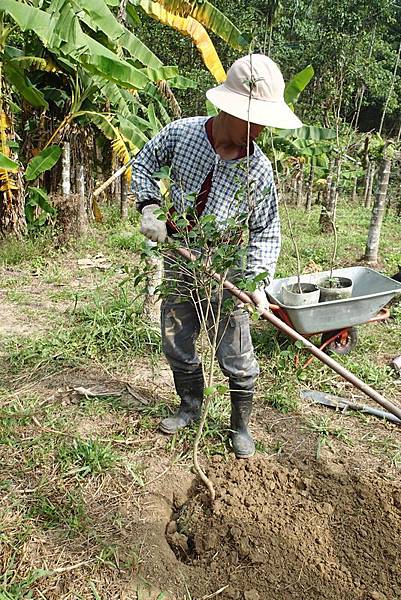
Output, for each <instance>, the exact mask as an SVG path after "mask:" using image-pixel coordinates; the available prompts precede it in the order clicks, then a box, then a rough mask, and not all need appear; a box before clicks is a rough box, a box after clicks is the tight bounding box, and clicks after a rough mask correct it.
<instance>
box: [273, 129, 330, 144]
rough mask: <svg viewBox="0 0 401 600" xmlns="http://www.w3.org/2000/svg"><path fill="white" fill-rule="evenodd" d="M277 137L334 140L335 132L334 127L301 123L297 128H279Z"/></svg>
mask: <svg viewBox="0 0 401 600" xmlns="http://www.w3.org/2000/svg"><path fill="white" fill-rule="evenodd" d="M279 137H283V138H287V137H295V138H297V139H299V140H314V141H316V142H320V141H323V140H334V139H335V138H336V132H335V131H334V129H327V128H326V127H315V126H314V125H303V126H302V127H299V128H298V129H280V133H279Z"/></svg>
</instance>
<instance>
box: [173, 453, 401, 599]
mask: <svg viewBox="0 0 401 600" xmlns="http://www.w3.org/2000/svg"><path fill="white" fill-rule="evenodd" d="M301 469H302V470H301ZM209 476H210V477H211V478H212V480H213V482H214V485H215V488H216V494H217V496H216V502H215V505H214V510H213V511H212V510H211V509H210V508H207V507H206V508H205V507H204V494H203V493H202V494H199V495H196V496H194V497H192V498H191V499H190V500H188V501H187V503H186V504H184V506H182V508H181V509H180V511H179V513H177V514H176V515H175V519H176V520H175V521H173V522H172V523H170V524H169V526H168V527H169V528H170V531H173V530H175V529H176V531H174V533H173V538H174V539H175V541H176V542H177V543H178V546H179V545H180V544H181V549H178V550H177V547H175V553H176V556H177V557H178V558H180V560H182V561H183V562H185V563H186V565H191V568H190V572H189V573H188V572H187V576H188V575H189V581H190V584H189V591H190V592H191V597H193V598H200V597H202V596H203V595H207V594H211V593H213V592H215V591H216V590H218V589H220V588H222V587H224V586H228V587H226V588H225V589H224V591H223V592H221V593H220V594H219V596H218V597H219V598H221V599H222V600H224V599H227V600H228V599H237V600H243V599H251V598H252V600H258V599H259V600H289V599H294V600H295V599H297V600H300V599H304V600H314V599H316V600H317V599H327V600H334V599H336V600H340V599H344V600H345V599H346V600H351V599H352V600H354V599H355V600H357V599H361V600H385V599H387V600H390V599H391V600H392V599H395V598H401V578H400V568H401V557H400V553H399V548H400V542H401V521H400V517H401V484H400V482H388V481H386V480H384V479H382V478H380V477H379V476H378V475H377V474H373V473H372V474H369V475H362V474H358V473H351V472H347V471H346V470H345V467H344V465H336V464H327V465H325V464H309V465H303V466H302V467H300V469H296V468H292V469H289V468H287V467H285V466H282V465H280V464H278V463H275V462H270V461H269V462H267V461H266V459H263V458H259V457H256V458H255V459H253V460H250V461H230V462H229V463H225V462H223V461H222V460H221V458H219V457H215V459H214V460H213V461H212V463H211V466H210V469H209ZM167 539H170V542H171V539H172V538H171V534H167Z"/></svg>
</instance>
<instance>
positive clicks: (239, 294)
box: [177, 248, 401, 419]
mask: <svg viewBox="0 0 401 600" xmlns="http://www.w3.org/2000/svg"><path fill="white" fill-rule="evenodd" d="M177 251H178V253H179V254H180V255H181V256H182V257H184V258H185V259H186V260H188V261H191V262H193V261H195V260H197V257H196V256H195V254H193V253H192V252H191V251H190V250H187V249H186V248H178V250H177ZM209 275H210V276H211V277H213V279H215V280H216V281H218V282H219V283H222V284H223V286H224V288H225V289H226V290H228V291H229V292H230V293H231V294H232V295H233V296H235V297H236V298H238V299H239V300H241V302H243V303H244V304H249V305H253V304H254V302H253V300H252V298H251V297H250V296H249V295H248V294H247V293H246V292H243V291H242V290H240V289H239V288H237V287H236V286H235V285H234V284H233V283H231V281H228V280H227V279H225V280H224V281H223V278H222V277H221V275H219V274H218V273H215V272H210V273H209ZM260 314H261V317H262V318H263V319H265V320H266V321H269V322H270V323H272V324H273V325H274V326H275V327H276V329H279V330H280V331H282V332H283V333H285V334H286V335H287V336H288V337H290V338H292V339H293V340H296V341H299V342H302V344H303V346H304V347H305V348H307V349H308V350H309V351H310V352H311V353H312V354H313V355H314V356H316V358H318V359H319V360H321V361H322V363H324V364H325V365H327V366H328V367H330V368H331V369H333V371H335V372H336V373H338V374H339V375H341V377H343V378H344V379H346V380H347V381H349V382H350V383H352V385H354V386H355V387H356V388H358V389H359V390H361V392H363V393H364V394H366V395H367V396H369V397H370V398H372V400H375V401H376V402H377V403H378V404H380V405H381V406H383V407H384V408H386V409H387V410H388V411H389V412H391V413H392V414H393V415H395V416H396V417H397V418H398V419H401V407H398V406H395V405H394V404H393V403H392V402H390V401H389V400H387V399H386V398H385V397H384V396H382V395H381V394H379V392H376V390H374V389H373V388H371V387H370V386H369V385H367V384H366V383H365V382H363V381H362V380H361V379H359V377H356V375H354V374H353V373H351V371H348V369H346V368H345V367H343V366H342V365H340V364H339V363H338V362H336V361H335V360H334V359H332V358H331V357H330V356H328V355H327V354H325V353H324V352H322V351H321V350H319V348H317V347H316V346H315V345H314V344H312V342H310V341H309V340H307V339H306V338H304V337H303V336H302V335H301V334H300V333H298V332H297V331H295V329H292V327H289V326H288V325H287V324H286V323H284V322H283V321H281V319H279V318H278V317H276V316H275V315H273V314H272V313H271V312H270V311H268V310H263V311H261V313H260Z"/></svg>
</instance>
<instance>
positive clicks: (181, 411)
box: [159, 371, 205, 434]
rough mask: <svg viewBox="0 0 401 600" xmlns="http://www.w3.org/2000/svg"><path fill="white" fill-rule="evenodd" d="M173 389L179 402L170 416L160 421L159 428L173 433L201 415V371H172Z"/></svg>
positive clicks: (164, 431)
mask: <svg viewBox="0 0 401 600" xmlns="http://www.w3.org/2000/svg"><path fill="white" fill-rule="evenodd" d="M173 376H174V383H175V389H176V390H177V394H178V395H179V397H180V398H181V404H180V406H179V408H178V410H177V412H176V413H175V415H173V416H172V417H167V418H166V419H163V420H162V421H161V422H160V425H159V429H161V431H163V433H169V434H173V433H176V432H177V431H178V430H179V429H182V428H183V427H186V426H187V425H190V424H191V423H192V422H193V421H198V420H199V418H200V415H201V408H202V402H203V388H204V387H205V383H204V379H203V373H202V371H196V372H195V373H180V372H178V371H173Z"/></svg>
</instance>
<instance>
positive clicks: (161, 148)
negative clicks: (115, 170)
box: [131, 122, 176, 211]
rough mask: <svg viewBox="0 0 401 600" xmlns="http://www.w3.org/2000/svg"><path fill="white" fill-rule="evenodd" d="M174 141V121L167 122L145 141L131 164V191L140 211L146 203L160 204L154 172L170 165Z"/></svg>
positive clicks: (158, 189)
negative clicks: (152, 136)
mask: <svg viewBox="0 0 401 600" xmlns="http://www.w3.org/2000/svg"><path fill="white" fill-rule="evenodd" d="M175 142H176V125H175V122H173V123H169V124H168V125H167V126H166V127H164V128H163V129H162V130H161V131H160V132H159V133H158V134H157V135H156V136H155V137H154V138H152V139H151V140H150V141H149V142H147V143H146V144H145V145H144V147H143V148H142V150H141V151H140V152H139V154H138V155H137V158H136V160H135V162H134V164H133V166H132V180H131V191H132V193H133V194H134V195H135V198H136V206H137V209H138V210H139V211H141V210H142V209H143V208H144V207H145V206H146V205H148V204H159V205H160V204H161V194H160V188H159V184H158V181H157V179H155V177H154V174H155V173H156V172H157V171H159V170H160V169H161V168H162V167H164V166H170V164H171V160H172V157H173V153H174V146H175Z"/></svg>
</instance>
